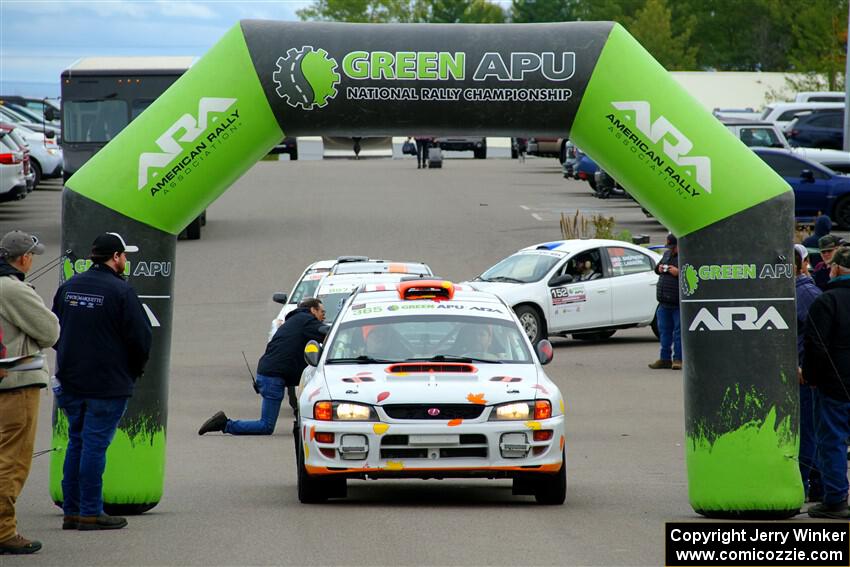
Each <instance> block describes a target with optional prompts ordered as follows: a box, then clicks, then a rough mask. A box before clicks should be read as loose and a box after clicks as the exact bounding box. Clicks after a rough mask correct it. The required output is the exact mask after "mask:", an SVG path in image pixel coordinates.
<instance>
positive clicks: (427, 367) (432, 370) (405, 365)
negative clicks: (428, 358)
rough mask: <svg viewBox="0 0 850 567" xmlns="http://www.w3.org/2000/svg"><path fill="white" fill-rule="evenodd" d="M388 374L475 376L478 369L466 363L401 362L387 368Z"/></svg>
mask: <svg viewBox="0 0 850 567" xmlns="http://www.w3.org/2000/svg"><path fill="white" fill-rule="evenodd" d="M385 372H386V373H387V374H436V373H440V374H475V373H476V372H478V369H477V368H476V367H475V366H473V365H472V364H468V363H466V362H399V363H397V364H391V365H390V366H387V368H386V370H385Z"/></svg>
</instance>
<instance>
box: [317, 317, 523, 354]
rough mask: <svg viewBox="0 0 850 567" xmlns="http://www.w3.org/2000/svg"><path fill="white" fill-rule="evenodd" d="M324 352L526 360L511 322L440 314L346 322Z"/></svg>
mask: <svg viewBox="0 0 850 567" xmlns="http://www.w3.org/2000/svg"><path fill="white" fill-rule="evenodd" d="M325 308H326V309H327V308H328V307H327V305H325ZM327 352H328V358H327V360H326V362H327V363H328V364H345V363H348V364H352V363H354V364H357V363H370V362H402V361H444V362H445V361H448V362H491V363H498V364H502V363H506V364H529V363H530V362H531V355H530V353H529V350H528V348H527V346H526V344H525V339H524V337H523V335H522V333H521V331H520V329H519V328H518V327H517V326H516V324H515V323H514V322H513V321H509V320H505V319H495V318H489V317H469V316H463V315H443V314H440V315H436V314H431V315H412V316H409V317H407V316H405V317H382V318H374V319H364V320H356V321H346V322H345V323H343V324H341V325H340V327H339V330H338V331H337V332H336V334H335V335H334V338H333V342H332V343H331V344H330V346H329V347H328V350H327Z"/></svg>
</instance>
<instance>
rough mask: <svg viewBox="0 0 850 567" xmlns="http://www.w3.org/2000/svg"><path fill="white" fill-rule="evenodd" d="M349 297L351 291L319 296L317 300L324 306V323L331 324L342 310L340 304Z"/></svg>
mask: <svg viewBox="0 0 850 567" xmlns="http://www.w3.org/2000/svg"><path fill="white" fill-rule="evenodd" d="M349 295H351V291H350V290H349V291H343V292H340V293H327V294H324V295H320V296H319V299H320V300H321V301H322V304H323V305H324V306H325V323H328V324H330V323H332V322H333V321H334V320H335V319H336V316H337V315H339V310H340V309H342V304H343V303H345V300H346V299H348V296H349Z"/></svg>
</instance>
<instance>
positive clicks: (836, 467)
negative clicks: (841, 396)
mask: <svg viewBox="0 0 850 567" xmlns="http://www.w3.org/2000/svg"><path fill="white" fill-rule="evenodd" d="M814 417H815V439H816V440H817V453H816V455H815V457H816V458H817V462H818V468H819V469H820V473H821V482H822V483H823V503H824V504H827V505H830V504H839V503H841V502H846V501H847V489H848V485H847V438H848V437H850V402H843V401H841V400H836V399H835V398H830V397H829V396H826V395H824V394H822V393H821V392H820V391H819V390H815V412H814Z"/></svg>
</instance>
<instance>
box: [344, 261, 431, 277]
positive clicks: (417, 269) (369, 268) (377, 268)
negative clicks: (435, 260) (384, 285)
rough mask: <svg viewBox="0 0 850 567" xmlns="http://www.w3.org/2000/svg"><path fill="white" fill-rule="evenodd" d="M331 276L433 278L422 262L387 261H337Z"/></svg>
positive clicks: (428, 267)
mask: <svg viewBox="0 0 850 567" xmlns="http://www.w3.org/2000/svg"><path fill="white" fill-rule="evenodd" d="M330 273H331V275H340V274H407V275H409V276H433V275H434V272H432V271H431V268H430V266H428V264H424V263H422V262H390V261H388V260H366V259H364V260H361V261H356V260H348V261H344V262H340V261H337V263H336V264H335V265H334V267H333V268H331V272H330Z"/></svg>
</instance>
